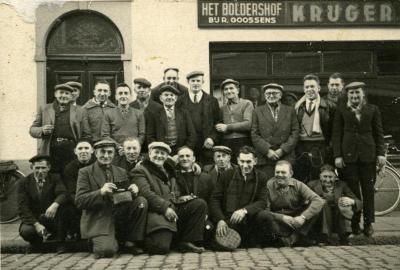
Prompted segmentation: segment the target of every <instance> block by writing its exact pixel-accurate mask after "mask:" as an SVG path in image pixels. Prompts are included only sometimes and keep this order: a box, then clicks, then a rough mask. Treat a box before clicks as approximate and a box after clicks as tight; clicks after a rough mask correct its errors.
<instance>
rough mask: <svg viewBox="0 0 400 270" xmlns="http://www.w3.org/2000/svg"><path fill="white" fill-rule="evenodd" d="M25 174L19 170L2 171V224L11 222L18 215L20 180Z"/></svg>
mask: <svg viewBox="0 0 400 270" xmlns="http://www.w3.org/2000/svg"><path fill="white" fill-rule="evenodd" d="M23 177H25V176H24V174H23V173H22V172H20V171H18V170H13V171H6V172H2V173H0V202H1V204H0V224H4V223H11V222H13V221H15V220H17V219H18V218H19V217H18V182H19V180H20V179H21V178H23Z"/></svg>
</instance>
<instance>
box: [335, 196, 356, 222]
mask: <svg viewBox="0 0 400 270" xmlns="http://www.w3.org/2000/svg"><path fill="white" fill-rule="evenodd" d="M339 201H340V199H339ZM339 201H338V207H339V211H340V214H341V215H342V216H343V217H345V218H346V219H347V220H351V219H352V218H353V215H354V212H353V208H352V206H351V205H349V206H341V205H340V203H339Z"/></svg>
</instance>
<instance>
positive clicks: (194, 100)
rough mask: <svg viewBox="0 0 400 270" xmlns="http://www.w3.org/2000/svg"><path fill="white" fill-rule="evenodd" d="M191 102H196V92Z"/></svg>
mask: <svg viewBox="0 0 400 270" xmlns="http://www.w3.org/2000/svg"><path fill="white" fill-rule="evenodd" d="M193 102H194V103H197V94H194V97H193Z"/></svg>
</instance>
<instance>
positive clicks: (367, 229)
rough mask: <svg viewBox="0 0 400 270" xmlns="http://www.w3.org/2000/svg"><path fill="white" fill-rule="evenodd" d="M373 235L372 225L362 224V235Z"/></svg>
mask: <svg viewBox="0 0 400 270" xmlns="http://www.w3.org/2000/svg"><path fill="white" fill-rule="evenodd" d="M373 234H374V228H373V227H372V224H364V235H365V236H366V237H371V236H372V235H373Z"/></svg>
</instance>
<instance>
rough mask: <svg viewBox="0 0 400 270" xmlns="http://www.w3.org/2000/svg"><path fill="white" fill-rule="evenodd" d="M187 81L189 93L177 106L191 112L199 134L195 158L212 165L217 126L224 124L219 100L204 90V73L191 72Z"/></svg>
mask: <svg viewBox="0 0 400 270" xmlns="http://www.w3.org/2000/svg"><path fill="white" fill-rule="evenodd" d="M186 79H187V81H188V83H189V91H188V92H187V93H185V94H183V95H182V96H180V97H179V99H178V102H177V106H178V107H179V106H182V107H183V108H184V109H186V110H187V111H189V112H190V118H191V119H192V123H193V125H194V128H195V131H196V134H197V143H196V146H195V147H194V153H195V156H196V157H197V158H198V159H199V162H200V163H201V164H203V165H206V164H209V163H212V151H211V149H212V147H213V146H214V145H215V144H216V143H218V132H217V130H216V129H215V126H216V125H217V124H219V123H222V115H221V111H220V109H219V105H218V100H217V99H216V98H215V97H213V96H210V95H208V94H207V93H206V92H204V90H203V84H204V72H202V71H193V72H190V73H189V74H188V75H187V76H186Z"/></svg>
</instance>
